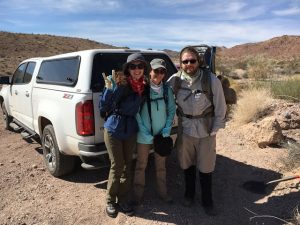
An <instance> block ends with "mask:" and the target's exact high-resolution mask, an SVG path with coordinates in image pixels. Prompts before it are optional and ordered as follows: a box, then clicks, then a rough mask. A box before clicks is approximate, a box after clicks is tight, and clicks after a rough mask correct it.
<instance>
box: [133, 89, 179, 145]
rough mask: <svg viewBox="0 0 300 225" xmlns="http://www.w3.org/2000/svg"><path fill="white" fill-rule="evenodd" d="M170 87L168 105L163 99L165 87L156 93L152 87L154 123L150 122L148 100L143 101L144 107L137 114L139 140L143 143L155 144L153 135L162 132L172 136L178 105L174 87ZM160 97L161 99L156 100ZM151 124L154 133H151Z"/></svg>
mask: <svg viewBox="0 0 300 225" xmlns="http://www.w3.org/2000/svg"><path fill="white" fill-rule="evenodd" d="M167 88H168V101H167V102H168V105H166V103H165V100H164V99H163V95H164V93H163V88H162V87H161V89H160V93H156V92H155V91H153V90H152V89H151V88H150V99H151V117H152V124H151V123H150V118H149V112H148V105H147V100H146V101H145V103H143V106H142V109H141V110H140V112H139V113H138V114H137V115H136V119H137V122H138V125H139V132H138V135H137V142H138V143H141V144H153V136H155V135H157V134H160V133H161V134H162V135H163V136H164V137H167V136H170V133H171V128H172V123H173V119H174V116H175V112H176V105H175V100H174V96H173V91H172V89H171V88H170V87H169V86H167ZM155 99H159V100H155ZM151 125H152V129H153V135H152V134H151Z"/></svg>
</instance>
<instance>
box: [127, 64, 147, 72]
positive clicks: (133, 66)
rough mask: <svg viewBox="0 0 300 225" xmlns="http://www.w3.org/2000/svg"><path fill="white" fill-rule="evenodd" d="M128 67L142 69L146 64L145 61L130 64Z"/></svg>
mask: <svg viewBox="0 0 300 225" xmlns="http://www.w3.org/2000/svg"><path fill="white" fill-rule="evenodd" d="M128 68H129V69H130V70H135V69H140V70H141V69H144V68H145V66H144V64H143V63H139V64H129V66H128Z"/></svg>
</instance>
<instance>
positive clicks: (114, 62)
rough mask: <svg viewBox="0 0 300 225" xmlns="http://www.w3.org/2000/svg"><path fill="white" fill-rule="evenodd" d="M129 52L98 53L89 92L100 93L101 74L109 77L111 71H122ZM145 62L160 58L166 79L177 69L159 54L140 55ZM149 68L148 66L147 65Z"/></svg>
mask: <svg viewBox="0 0 300 225" xmlns="http://www.w3.org/2000/svg"><path fill="white" fill-rule="evenodd" d="M129 54H131V52H124V53H98V54H96V55H95V56H94V61H93V70H92V81H91V90H93V91H94V92H101V91H102V89H103V87H104V80H103V77H102V73H103V72H104V73H105V74H106V75H110V74H111V71H112V70H113V69H114V70H116V71H117V70H122V69H123V68H122V67H123V64H124V63H125V62H126V60H127V57H128V55H129ZM142 55H143V56H144V57H145V59H146V61H148V62H149V63H150V61H151V60H152V59H154V58H161V59H164V60H165V61H166V64H167V77H166V79H168V78H169V77H170V76H171V75H172V74H174V73H176V72H177V69H176V67H175V65H174V64H173V62H172V61H171V60H170V58H169V57H168V56H167V55H165V54H159V53H142ZM149 66H150V65H149Z"/></svg>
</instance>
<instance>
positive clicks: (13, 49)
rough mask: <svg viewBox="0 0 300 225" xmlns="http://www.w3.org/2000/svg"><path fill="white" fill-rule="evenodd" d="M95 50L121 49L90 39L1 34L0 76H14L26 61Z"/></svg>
mask: <svg viewBox="0 0 300 225" xmlns="http://www.w3.org/2000/svg"><path fill="white" fill-rule="evenodd" d="M93 48H101V49H103V48H119V47H116V46H112V45H108V44H103V43H99V42H96V41H91V40H88V39H82V38H74V37H62V36H54V35H39V34H21V33H9V32H0V49H1V50H0V74H12V73H13V72H14V70H15V69H16V67H17V65H18V64H19V63H20V62H21V61H22V60H24V59H27V58H32V57H45V56H51V55H57V54H62V53H67V52H73V51H80V50H86V49H93Z"/></svg>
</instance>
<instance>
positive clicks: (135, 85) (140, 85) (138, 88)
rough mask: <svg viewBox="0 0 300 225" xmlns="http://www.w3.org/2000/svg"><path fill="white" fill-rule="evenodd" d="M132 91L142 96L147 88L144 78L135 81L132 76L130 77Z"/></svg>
mask: <svg viewBox="0 0 300 225" xmlns="http://www.w3.org/2000/svg"><path fill="white" fill-rule="evenodd" d="M127 80H128V82H129V84H130V86H131V88H132V90H133V91H134V92H137V93H138V94H139V95H142V93H143V91H144V88H145V82H144V76H142V77H141V78H140V79H138V80H134V79H133V78H132V76H128V78H127Z"/></svg>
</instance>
